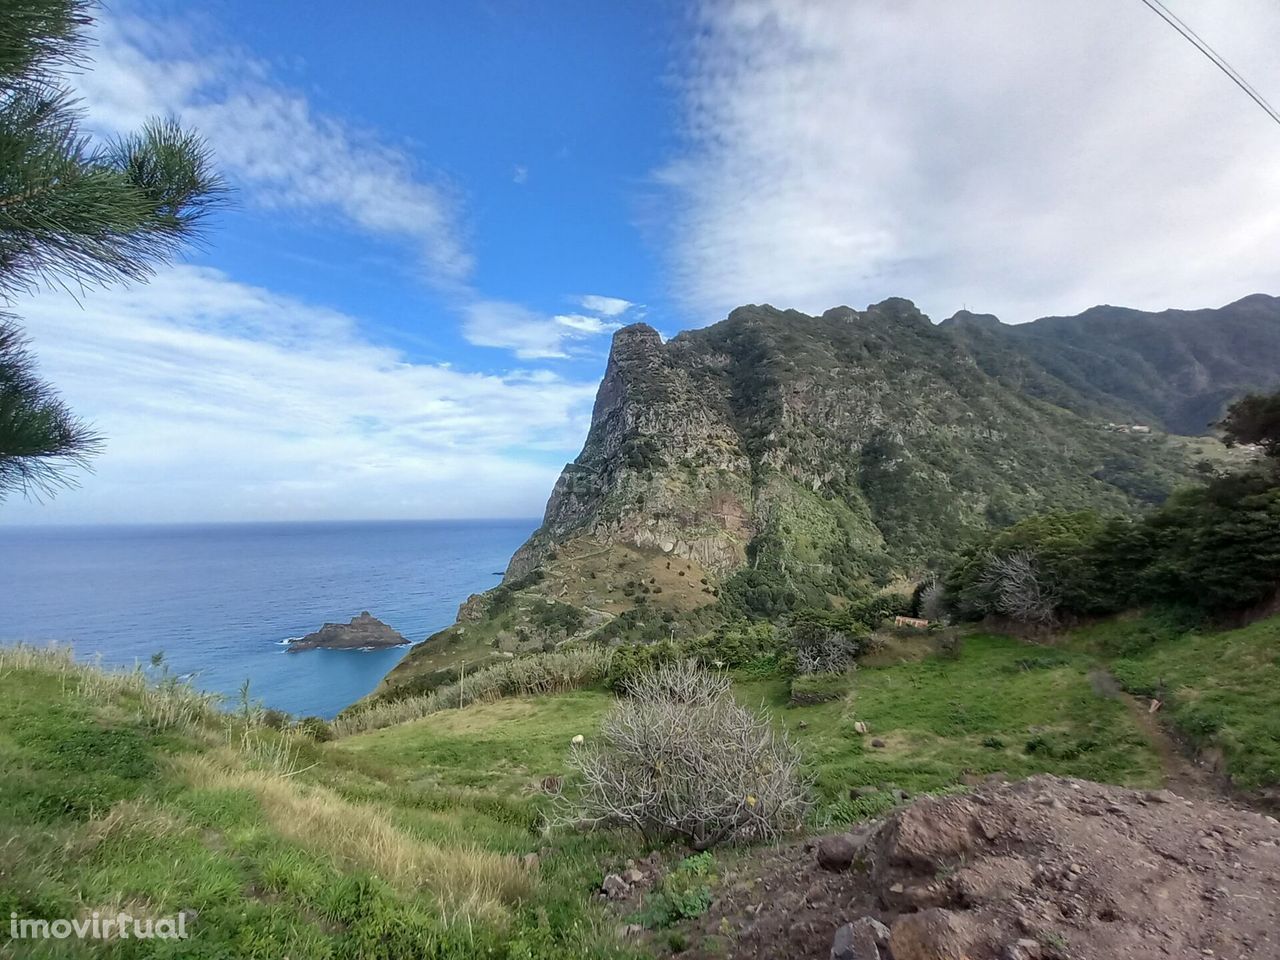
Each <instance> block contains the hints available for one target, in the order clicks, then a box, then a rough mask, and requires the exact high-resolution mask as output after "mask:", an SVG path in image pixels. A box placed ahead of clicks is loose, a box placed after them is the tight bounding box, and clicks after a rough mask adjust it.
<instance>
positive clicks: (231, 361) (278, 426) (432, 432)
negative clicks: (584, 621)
mask: <svg viewBox="0 0 1280 960" xmlns="http://www.w3.org/2000/svg"><path fill="white" fill-rule="evenodd" d="M19 309H20V311H21V314H22V316H23V317H24V319H25V321H26V324H27V328H28V330H29V332H30V333H31V334H32V336H33V337H34V339H35V346H36V349H37V352H38V354H39V356H40V360H41V365H42V371H43V373H44V374H45V375H46V376H47V377H48V378H49V379H50V380H51V381H53V382H54V383H56V384H58V387H59V389H60V390H61V391H62V392H63V393H64V394H65V396H66V397H67V399H68V401H69V402H70V403H71V404H72V406H73V407H74V408H75V409H76V411H77V412H78V413H81V414H83V415H85V416H87V417H89V418H91V419H93V420H94V421H95V422H96V423H97V425H98V426H99V427H100V428H101V429H102V431H103V432H104V433H105V434H106V435H107V436H108V437H109V445H108V449H107V453H106V455H105V456H104V457H102V458H101V460H100V461H99V464H98V474H97V475H96V476H94V477H93V478H92V480H91V481H90V482H88V483H86V484H85V485H84V487H83V488H82V489H79V490H75V491H71V492H68V493H65V494H63V495H62V496H60V497H59V500H58V508H59V509H58V516H59V517H60V518H61V519H64V520H104V519H131V520H146V519H151V520H179V519H192V518H202V519H245V518H249V519H252V518H279V519H288V518H324V517H351V516H365V517H421V516H484V515H489V516H493V515H507V516H532V515H534V514H536V513H538V512H539V511H540V509H541V506H542V502H543V500H544V498H545V496H546V491H547V489H549V487H550V484H551V483H552V481H553V480H554V477H555V473H556V469H557V467H558V460H557V458H558V457H560V456H563V454H564V452H565V451H570V450H572V449H574V448H576V446H577V444H578V443H579V442H580V440H581V437H582V436H583V435H584V433H585V431H586V426H587V421H588V418H589V413H590V403H591V399H592V397H593V395H594V392H595V386H594V384H592V383H582V382H574V381H569V380H565V379H563V378H561V377H559V376H557V375H555V374H552V373H549V372H547V371H539V370H524V371H516V372H513V373H509V374H504V375H491V374H480V373H468V372H464V371H460V370H456V369H453V368H451V367H449V366H446V365H436V364H421V363H411V362H408V361H407V360H406V358H405V357H404V356H402V355H401V354H400V353H398V352H397V351H395V350H392V349H388V348H386V347H382V346H378V345H376V344H374V343H372V342H370V341H369V340H368V339H367V338H365V337H364V336H363V335H362V334H361V332H360V329H359V325H358V324H357V322H356V320H355V319H354V318H352V317H349V316H346V315H344V314H341V313H338V312H335V311H332V310H327V309H323V308H318V307H314V306H311V305H308V304H305V303H301V302H298V301H296V300H292V299H289V298H286V297H281V296H278V295H275V294H273V293H271V292H269V291H266V290H263V289H260V288H257V287H253V286H249V285H245V284H241V283H236V282H234V281H232V280H230V279H229V278H227V277H226V276H225V275H223V274H221V273H219V272H217V271H215V270H210V269H203V268H196V267H191V266H181V267H176V268H173V269H171V270H167V271H164V272H162V273H161V274H160V275H159V276H157V277H156V278H155V279H154V281H153V282H152V283H151V284H149V285H147V286H145V287H134V288H127V289H123V288H117V289H111V290H106V291H94V293H93V296H92V297H89V298H86V299H85V301H84V306H83V308H82V307H81V306H80V305H78V304H77V303H76V302H75V301H73V300H72V299H71V298H70V297H68V296H66V295H64V294H60V293H57V292H54V291H45V292H42V293H40V294H38V295H37V296H35V297H34V298H33V299H31V300H30V301H29V302H25V303H23V304H21V305H20V308H19ZM42 514H43V510H42V508H41V507H40V506H38V505H32V504H24V503H22V502H19V501H14V502H11V503H9V504H6V516H7V517H9V519H10V520H11V521H13V522H20V521H21V520H23V519H24V518H35V517H37V516H41V515H42Z"/></svg>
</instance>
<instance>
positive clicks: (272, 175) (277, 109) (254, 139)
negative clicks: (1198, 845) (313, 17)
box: [76, 14, 472, 286]
mask: <svg viewBox="0 0 1280 960" xmlns="http://www.w3.org/2000/svg"><path fill="white" fill-rule="evenodd" d="M95 39H96V41H97V43H96V46H95V47H94V49H93V59H94V64H93V69H91V70H89V71H87V72H86V73H84V74H82V75H78V76H77V77H76V84H77V88H78V91H79V93H80V94H81V96H82V97H83V99H84V100H85V103H86V106H87V107H88V108H89V116H90V118H91V119H92V120H93V122H94V123H96V124H98V125H99V127H101V128H103V129H104V130H105V131H106V132H115V131H120V130H127V129H134V128H136V127H137V126H138V125H139V124H141V123H142V122H143V121H144V120H145V119H147V118H148V117H151V116H156V115H169V114H172V115H177V116H180V117H181V118H182V119H183V120H184V121H185V122H187V123H190V124H191V125H192V126H194V127H195V128H196V129H198V130H199V131H200V132H201V133H202V134H203V135H204V136H205V137H207V138H208V140H209V142H210V144H211V145H212V147H213V149H214V152H215V153H216V155H217V159H218V164H219V166H220V167H221V168H222V169H223V170H224V171H225V172H226V173H227V174H228V175H229V176H230V177H231V178H232V179H233V180H234V181H235V183H236V184H237V186H239V187H240V188H241V192H242V195H243V196H244V197H245V198H246V199H247V201H248V202H249V203H251V204H254V205H258V206H261V207H266V208H277V209H285V210H292V211H300V212H304V213H308V214H312V215H320V216H332V217H335V218H337V219H338V220H340V221H341V222H343V223H344V224H346V225H347V226H348V227H351V228H354V229H356V230H359V231H361V232H363V233H366V234H369V235H373V236H378V237H386V238H391V239H398V240H401V241H404V242H407V243H410V244H413V245H414V246H416V247H417V249H418V251H419V253H420V258H421V261H422V264H423V266H424V268H425V271H426V273H427V275H428V276H429V277H430V278H431V279H432V280H434V281H435V282H437V283H440V284H442V285H445V286H453V285H458V284H461V283H463V282H464V281H465V279H466V277H467V276H468V274H469V273H470V271H471V268H472V259H471V256H470V253H469V252H468V250H467V247H466V244H465V242H464V237H463V229H462V227H461V226H460V220H459V204H458V203H457V199H456V197H455V196H454V192H453V190H452V189H451V188H450V186H449V185H448V184H447V183H446V182H445V181H444V180H443V179H442V178H440V177H431V176H427V175H424V173H423V171H421V170H420V169H419V165H418V163H417V162H416V161H415V160H414V159H413V158H412V157H411V156H410V155H409V154H408V153H407V152H406V151H404V150H401V149H397V148H396V147H394V146H391V145H388V144H386V143H383V142H380V141H379V140H378V138H377V137H375V136H373V135H371V134H370V133H368V132H367V131H363V130H360V129H358V128H357V127H355V126H353V125H352V124H350V123H348V122H345V121H344V120H342V119H340V118H337V117H333V116H325V115H323V114H320V113H317V112H316V111H315V109H314V108H313V107H312V105H311V104H310V102H309V101H308V99H307V98H306V97H305V96H303V95H302V94H301V93H299V92H297V91H295V90H292V89H290V88H289V87H288V86H286V85H284V84H282V83H280V82H279V81H277V80H276V79H274V78H273V77H272V75H271V72H270V71H269V70H268V69H267V68H266V67H265V66H264V65H263V64H261V63H259V62H256V61H255V60H254V59H253V58H252V57H251V56H250V55H248V54H246V53H245V52H244V51H242V50H232V49H225V48H223V49H212V50H210V49H203V48H198V47H197V46H195V45H193V43H192V40H191V37H190V36H189V34H188V33H187V32H184V31H183V29H182V28H181V27H179V26H177V25H174V24H163V25H161V24H156V23H152V22H147V21H144V20H141V19H139V18H136V17H131V16H128V15H115V16H112V15H109V14H108V15H105V16H104V17H103V18H102V20H101V22H100V23H99V24H98V26H97V28H96V29H95Z"/></svg>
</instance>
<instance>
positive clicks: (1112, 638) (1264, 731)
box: [1073, 617, 1280, 791]
mask: <svg viewBox="0 0 1280 960" xmlns="http://www.w3.org/2000/svg"><path fill="white" fill-rule="evenodd" d="M1073 640H1074V643H1075V644H1076V645H1078V646H1080V647H1082V648H1084V649H1089V650H1093V651H1096V652H1098V653H1100V654H1102V655H1104V656H1107V657H1110V658H1113V662H1112V670H1113V672H1114V673H1115V676H1116V678H1117V679H1118V680H1119V681H1120V683H1121V684H1122V685H1123V686H1124V687H1125V688H1126V689H1127V690H1129V691H1130V692H1131V693H1134V694H1137V695H1139V696H1143V697H1156V698H1159V699H1160V700H1162V701H1163V703H1164V706H1163V708H1162V709H1161V711H1160V716H1162V717H1163V718H1164V719H1165V722H1166V723H1167V724H1169V725H1171V726H1172V728H1173V730H1174V731H1175V732H1176V733H1178V734H1181V735H1182V736H1183V737H1184V738H1185V739H1186V740H1187V741H1188V742H1189V744H1190V745H1191V746H1193V747H1194V748H1196V749H1198V750H1199V751H1201V752H1202V754H1203V755H1204V756H1205V758H1206V759H1208V760H1210V761H1212V762H1213V763H1215V764H1216V765H1217V766H1218V767H1219V769H1220V772H1222V773H1225V774H1227V775H1228V776H1229V777H1230V778H1231V780H1232V781H1233V783H1235V784H1236V785H1237V786H1239V787H1242V788H1244V789H1246V790H1259V789H1262V790H1265V789H1268V788H1270V789H1271V790H1273V791H1274V790H1275V788H1276V787H1277V786H1280V617H1270V618H1268V619H1266V620H1260V621H1259V622H1257V623H1254V624H1252V625H1250V626H1248V627H1245V628H1243V629H1240V630H1225V631H1224V630H1212V629H1196V630H1181V629H1179V628H1178V627H1177V626H1176V625H1171V624H1169V623H1167V622H1164V621H1162V620H1160V619H1158V618H1151V617H1148V618H1141V619H1135V620H1117V621H1110V622H1108V623H1105V624H1101V625H1099V626H1096V627H1091V628H1089V629H1087V630H1081V631H1078V632H1077V633H1076V635H1075V637H1074V638H1073Z"/></svg>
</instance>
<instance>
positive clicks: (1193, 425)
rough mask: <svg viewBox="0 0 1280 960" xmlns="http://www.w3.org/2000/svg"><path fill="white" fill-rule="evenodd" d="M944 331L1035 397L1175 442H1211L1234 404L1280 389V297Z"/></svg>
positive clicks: (960, 318) (965, 322) (1104, 310)
mask: <svg viewBox="0 0 1280 960" xmlns="http://www.w3.org/2000/svg"><path fill="white" fill-rule="evenodd" d="M942 326H943V327H944V328H948V329H950V330H951V331H952V332H953V333H955V334H957V335H958V336H960V337H961V338H962V339H964V340H965V342H966V346H967V347H968V349H969V350H970V352H971V353H972V354H973V355H974V357H975V359H976V360H977V362H978V363H979V365H980V366H982V368H983V369H984V370H985V371H987V372H988V373H990V374H992V375H993V376H996V377H998V378H1000V379H1002V380H1004V381H1005V382H1007V383H1010V384H1011V385H1013V386H1016V387H1018V388H1019V389H1022V390H1024V391H1025V392H1027V393H1029V394H1030V395H1032V396H1037V397H1041V398H1042V399H1046V400H1049V401H1050V402H1052V403H1057V404H1061V405H1063V406H1067V407H1069V408H1070V409H1072V410H1076V411H1077V412H1080V413H1083V414H1085V415H1086V416H1088V415H1095V414H1099V413H1104V412H1107V411H1113V412H1116V413H1119V414H1122V415H1126V416H1127V419H1129V420H1133V421H1137V422H1141V423H1148V424H1154V425H1157V426H1160V427H1163V428H1164V429H1166V430H1169V431H1170V432H1172V433H1182V434H1192V435H1194V434H1200V433H1204V432H1206V430H1207V429H1208V426H1209V424H1210V423H1211V422H1213V421H1214V420H1216V419H1217V418H1218V417H1219V416H1221V415H1222V412H1223V409H1224V408H1225V406H1226V404H1227V403H1228V402H1230V401H1231V400H1232V399H1234V398H1236V397H1238V396H1240V395H1242V394H1244V393H1248V392H1249V391H1262V392H1265V391H1267V390H1269V389H1273V388H1274V387H1275V386H1276V385H1277V384H1280V298H1277V297H1269V296H1266V295H1265V294H1254V295H1253V296H1249V297H1244V298H1243V299H1241V300H1237V301H1236V302H1234V303H1230V304H1227V305H1226V306H1225V307H1221V308H1219V309H1216V310H1165V311H1163V312H1161V313H1144V312H1142V311H1141V310H1129V309H1126V308H1124V307H1110V306H1099V307H1093V308H1091V309H1089V310H1086V311H1085V312H1084V313H1082V314H1080V315H1079V316H1075V317H1045V318H1043V319H1040V320H1036V321H1034V322H1032V323H1023V324H1016V325H1013V324H1002V323H1000V322H999V321H998V320H996V318H994V317H992V316H990V315H976V314H971V313H967V312H965V311H962V312H960V313H957V314H956V315H955V316H954V317H951V318H950V319H949V320H945V321H943V323H942Z"/></svg>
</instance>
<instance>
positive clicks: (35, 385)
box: [0, 317, 103, 500]
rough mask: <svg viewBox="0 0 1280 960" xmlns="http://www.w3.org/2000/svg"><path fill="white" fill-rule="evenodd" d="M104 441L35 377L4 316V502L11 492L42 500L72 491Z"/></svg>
mask: <svg viewBox="0 0 1280 960" xmlns="http://www.w3.org/2000/svg"><path fill="white" fill-rule="evenodd" d="M102 442H103V440H102V437H101V435H99V434H98V433H97V431H96V430H94V429H93V427H91V426H90V425H89V424H87V423H85V422H84V421H83V420H81V419H80V418H79V417H77V416H75V415H74V414H73V413H72V412H71V411H70V409H68V407H67V406H66V404H65V403H63V401H62V400H61V398H59V397H58V395H57V394H56V393H55V392H54V390H53V388H52V387H50V386H49V384H47V383H45V382H44V381H43V380H41V379H40V378H39V376H38V375H37V374H36V363H35V356H34V355H33V354H32V353H31V351H30V349H29V348H28V341H27V339H26V338H25V337H24V336H23V335H22V333H21V331H20V330H19V329H18V327H17V326H15V325H14V323H13V322H12V321H11V320H10V319H9V318H7V317H0V500H3V499H4V496H5V494H6V493H7V492H8V491H10V490H15V489H16V490H18V491H19V492H21V493H22V494H24V495H25V496H28V497H35V498H37V499H38V498H39V497H40V496H42V495H47V494H51V493H53V492H54V491H55V490H56V489H58V488H59V487H69V486H74V485H75V481H74V479H73V478H72V476H71V473H72V471H73V470H75V469H84V470H87V469H89V462H90V460H91V459H92V457H93V456H95V455H96V454H97V453H98V452H99V450H100V449H101V447H102Z"/></svg>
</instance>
